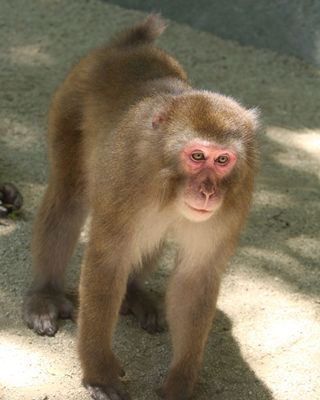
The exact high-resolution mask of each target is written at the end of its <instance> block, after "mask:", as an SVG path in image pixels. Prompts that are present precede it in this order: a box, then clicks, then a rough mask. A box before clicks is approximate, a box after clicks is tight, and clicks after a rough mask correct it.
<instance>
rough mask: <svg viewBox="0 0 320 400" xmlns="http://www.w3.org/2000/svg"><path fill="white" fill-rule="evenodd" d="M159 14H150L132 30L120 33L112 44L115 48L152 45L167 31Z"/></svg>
mask: <svg viewBox="0 0 320 400" xmlns="http://www.w3.org/2000/svg"><path fill="white" fill-rule="evenodd" d="M166 27H167V24H166V23H165V21H164V20H163V19H162V18H161V16H160V15H159V14H150V15H149V16H148V17H147V18H145V19H144V20H142V21H140V22H138V23H137V24H136V25H134V26H133V27H132V28H129V29H127V30H125V31H122V32H120V33H119V34H118V35H117V36H116V37H115V38H114V39H113V41H112V42H111V44H112V45H114V46H120V47H130V46H139V45H143V44H149V43H152V42H153V41H154V40H155V39H156V38H157V37H158V36H160V35H161V34H162V32H163V31H164V30H165V29H166Z"/></svg>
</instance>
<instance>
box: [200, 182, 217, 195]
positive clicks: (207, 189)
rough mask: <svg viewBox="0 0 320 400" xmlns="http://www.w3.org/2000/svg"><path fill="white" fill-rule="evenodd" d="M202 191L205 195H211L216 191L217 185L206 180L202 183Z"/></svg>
mask: <svg viewBox="0 0 320 400" xmlns="http://www.w3.org/2000/svg"><path fill="white" fill-rule="evenodd" d="M200 193H201V194H203V195H204V196H205V197H211V196H212V195H214V193H215V187H214V185H213V183H212V182H208V181H204V182H202V183H201V185H200Z"/></svg>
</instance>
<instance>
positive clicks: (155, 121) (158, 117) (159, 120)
mask: <svg viewBox="0 0 320 400" xmlns="http://www.w3.org/2000/svg"><path fill="white" fill-rule="evenodd" d="M167 119H168V115H167V113H166V112H165V111H160V112H157V113H155V114H154V115H153V117H152V128H153V129H158V128H159V127H160V126H161V125H162V124H163V123H164V122H166V121H167Z"/></svg>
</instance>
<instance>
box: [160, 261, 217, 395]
mask: <svg viewBox="0 0 320 400" xmlns="http://www.w3.org/2000/svg"><path fill="white" fill-rule="evenodd" d="M219 284H220V279H219V276H218V274H216V273H215V271H214V270H213V269H211V270H210V268H209V266H201V265H194V266H193V265H190V262H189V263H188V262H185V263H182V264H180V265H179V266H178V268H177V271H176V272H175V275H174V276H173V277H172V280H171V283H170V286H169V290H168V296H167V302H168V303H167V319H168V323H169V328H170V333H171V338H172V345H173V360H172V363H171V367H170V370H169V374H168V377H167V379H166V380H165V383H164V385H163V387H162V389H161V391H160V394H162V396H163V397H164V398H165V400H187V399H189V397H190V396H191V394H192V392H193V388H194V385H195V383H196V380H197V378H198V371H199V368H200V366H201V362H202V358H203V351H204V347H205V344H206V341H207V337H208V333H209V330H210V328H211V324H212V320H213V316H214V312H215V306H216V300H217V296H218V291H219Z"/></svg>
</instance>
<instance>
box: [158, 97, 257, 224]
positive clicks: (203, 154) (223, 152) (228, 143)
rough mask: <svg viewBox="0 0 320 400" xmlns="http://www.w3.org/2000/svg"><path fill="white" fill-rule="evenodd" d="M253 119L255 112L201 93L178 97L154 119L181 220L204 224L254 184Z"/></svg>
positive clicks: (254, 125) (255, 126) (232, 102)
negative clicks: (161, 137)
mask: <svg viewBox="0 0 320 400" xmlns="http://www.w3.org/2000/svg"><path fill="white" fill-rule="evenodd" d="M257 120H258V118H257V112H256V111H255V110H247V109H245V108H244V107H242V106H241V105H240V104H239V103H237V102H236V101H235V100H233V99H232V98H229V97H226V96H222V95H219V94H216V93H211V92H205V91H190V92H188V93H186V94H183V95H179V96H176V97H174V98H172V99H171V100H170V101H169V104H168V103H167V106H166V107H165V110H164V111H162V112H161V113H157V114H155V115H154V117H153V128H154V129H161V130H162V134H163V135H164V137H165V140H164V143H165V149H164V154H165V162H166V163H167V164H170V168H171V170H172V169H175V176H179V177H180V179H179V180H176V182H177V181H178V182H179V184H178V187H176V188H175V196H174V197H175V204H176V206H177V208H178V210H179V212H180V213H181V214H182V215H183V216H184V217H186V218H187V219H189V220H192V221H205V220H207V219H209V218H210V217H211V216H212V215H213V214H214V213H215V211H217V210H218V209H219V208H220V207H221V206H222V204H223V203H224V202H227V201H230V199H231V198H232V199H233V200H234V201H237V193H240V191H242V192H243V191H244V190H245V187H244V186H245V185H252V181H253V175H254V161H255V155H256V145H255V130H256V128H257V124H258V123H257ZM248 189H249V188H248ZM243 199H244V196H239V201H244V200H243Z"/></svg>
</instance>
